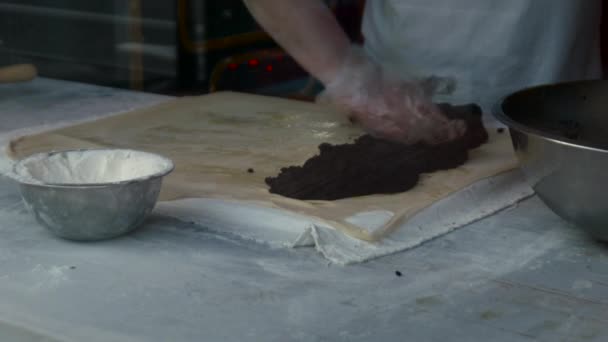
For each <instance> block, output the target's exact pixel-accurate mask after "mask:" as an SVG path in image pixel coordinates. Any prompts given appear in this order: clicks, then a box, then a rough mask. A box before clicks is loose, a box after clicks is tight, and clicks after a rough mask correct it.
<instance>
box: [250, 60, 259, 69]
mask: <svg viewBox="0 0 608 342" xmlns="http://www.w3.org/2000/svg"><path fill="white" fill-rule="evenodd" d="M258 65H260V61H258V60H257V59H250V60H249V66H250V67H252V68H255V67H257V66H258Z"/></svg>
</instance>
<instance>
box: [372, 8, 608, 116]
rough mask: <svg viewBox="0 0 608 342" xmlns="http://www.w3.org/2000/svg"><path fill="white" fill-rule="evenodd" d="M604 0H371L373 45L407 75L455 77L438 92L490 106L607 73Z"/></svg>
mask: <svg viewBox="0 0 608 342" xmlns="http://www.w3.org/2000/svg"><path fill="white" fill-rule="evenodd" d="M600 16H601V0H583V1H582V0H512V1H504V0H382V1H377V0H374V1H367V4H366V10H365V16H364V19H363V34H364V36H365V48H366V51H367V52H368V53H369V54H370V55H371V56H372V58H374V59H375V60H376V61H377V62H378V63H380V64H381V65H383V66H384V67H386V68H388V69H389V70H390V72H391V73H393V74H394V73H397V74H401V75H402V76H403V77H412V76H414V77H428V76H431V75H434V76H437V77H450V78H454V79H455V81H456V88H455V90H454V92H453V93H452V94H450V95H442V96H439V97H438V99H437V100H439V101H447V102H451V103H453V104H462V103H470V102H474V103H478V104H480V105H481V106H482V107H483V108H484V110H485V111H486V112H487V111H489V110H490V109H491V106H493V105H495V104H496V102H497V101H499V99H500V98H501V97H503V96H505V95H507V94H508V93H510V92H512V91H514V90H518V89H520V88H523V87H527V86H533V85H538V84H544V83H554V82H561V81H570V80H582V79H594V78H599V77H601V61H600V46H599V36H600V30H599V27H600V26H599V25H600V19H601V18H600Z"/></svg>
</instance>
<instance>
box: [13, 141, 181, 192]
mask: <svg viewBox="0 0 608 342" xmlns="http://www.w3.org/2000/svg"><path fill="white" fill-rule="evenodd" d="M172 168H173V163H172V162H171V161H170V160H169V159H167V158H164V157H161V156H158V155H155V154H152V153H147V152H139V151H133V150H111V149H108V150H81V151H66V152H53V153H41V154H36V155H33V156H31V157H28V158H26V159H24V160H22V161H20V162H19V163H17V165H16V166H15V172H14V175H13V176H14V178H15V179H16V180H17V181H19V182H22V183H28V184H57V185H61V184H83V185H86V184H104V183H119V182H124V181H129V180H134V179H141V178H146V177H150V176H154V175H159V174H161V175H162V174H165V173H168V172H169V171H170V170H171V169H172Z"/></svg>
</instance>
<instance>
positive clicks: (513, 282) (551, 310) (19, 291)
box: [0, 79, 608, 342]
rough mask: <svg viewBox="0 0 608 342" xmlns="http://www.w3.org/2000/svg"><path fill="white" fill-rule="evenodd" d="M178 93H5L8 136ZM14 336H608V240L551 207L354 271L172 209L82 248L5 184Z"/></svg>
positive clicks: (36, 85)
mask: <svg viewBox="0 0 608 342" xmlns="http://www.w3.org/2000/svg"><path fill="white" fill-rule="evenodd" d="M166 99H167V97H163V96H158V95H151V94H143V93H136V92H130V91H125V90H118V89H110V88H103V87H97V86H91V85H85V84H78V83H70V82H64V81H56V80H48V79H37V80H35V81H33V82H30V83H24V84H18V85H0V118H1V120H0V132H7V131H11V130H15V129H20V128H25V127H32V126H37V125H40V124H53V123H55V122H57V121H63V120H75V119H84V118H88V117H94V116H97V115H101V114H104V113H108V112H118V111H124V110H128V109H132V108H137V107H142V106H147V105H151V104H154V103H158V102H160V101H164V100H166ZM395 271H399V272H401V274H402V276H401V277H398V276H396V274H395ZM34 332H36V333H34ZM51 337H52V339H51ZM5 340H6V341H22V340H23V341H55V340H60V341H104V342H106V341H243V340H250V341H533V340H538V341H608V246H607V245H604V244H600V243H597V242H594V241H593V240H591V239H589V238H588V237H587V236H586V235H585V234H583V233H582V232H580V231H578V230H577V229H576V228H574V227H572V226H570V225H568V224H567V223H565V222H564V221H562V220H561V219H559V218H558V217H556V216H555V215H554V214H553V213H551V212H550V211H549V210H548V209H547V208H546V207H545V206H544V205H543V204H542V203H541V202H540V201H539V200H538V199H537V198H532V199H529V200H526V201H524V202H523V203H521V204H520V205H519V206H518V207H516V208H511V209H508V210H506V211H503V212H501V213H499V214H497V215H494V216H492V217H489V218H487V219H484V220H482V221H479V222H477V223H475V224H472V225H470V226H467V227H464V228H461V229H459V230H457V231H455V232H453V233H451V234H448V235H445V236H443V237H441V238H438V239H435V240H433V241H431V242H428V243H426V244H424V245H422V246H421V247H418V248H416V249H413V250H410V251H407V252H403V253H399V254H395V255H392V256H388V257H384V258H381V259H378V260H374V261H372V262H368V263H365V264H360V265H354V266H347V267H342V266H329V265H328V264H327V262H326V261H325V260H324V259H323V258H322V257H321V256H319V255H318V254H317V253H316V252H315V251H314V250H313V249H295V250H286V249H271V248H269V247H267V246H265V245H260V244H256V243H253V242H249V241H243V240H239V239H237V238H234V237H231V236H228V235H222V234H221V233H217V232H211V231H209V229H208V227H202V226H197V225H193V224H189V223H183V222H178V221H176V220H173V219H169V218H165V217H159V216H154V217H152V218H151V220H150V221H149V222H148V223H147V224H146V225H145V227H143V228H142V229H140V230H138V231H137V232H135V233H134V234H131V235H128V236H126V237H124V238H120V239H116V240H111V241H106V242H101V243H74V242H68V241H64V240H60V239H57V238H55V237H53V236H51V235H49V233H47V232H46V231H45V230H44V229H43V228H41V227H39V226H38V225H37V224H36V223H35V222H34V219H33V218H32V217H31V216H30V215H28V214H27V213H26V212H25V209H24V207H23V205H22V204H21V202H20V198H19V194H18V191H17V188H16V186H15V184H13V183H12V182H11V181H10V180H8V179H6V178H2V177H0V341H5Z"/></svg>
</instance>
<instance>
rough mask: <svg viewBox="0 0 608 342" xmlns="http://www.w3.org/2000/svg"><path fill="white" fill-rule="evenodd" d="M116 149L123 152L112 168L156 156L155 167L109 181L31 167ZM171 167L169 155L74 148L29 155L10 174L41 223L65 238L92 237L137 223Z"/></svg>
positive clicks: (120, 232) (108, 234)
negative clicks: (55, 176)
mask: <svg viewBox="0 0 608 342" xmlns="http://www.w3.org/2000/svg"><path fill="white" fill-rule="evenodd" d="M117 151H118V152H121V153H122V152H124V155H123V154H121V155H120V156H119V157H117V158H115V159H114V160H112V165H111V167H115V168H116V167H118V168H120V167H135V166H136V163H141V160H142V159H141V158H149V159H146V160H148V161H157V162H158V163H157V167H154V168H150V169H149V170H148V171H142V172H140V173H139V174H137V175H136V177H133V178H131V179H124V178H123V179H112V180H108V181H107V182H92V181H87V179H86V178H87V177H80V178H81V179H78V181H76V182H66V181H53V180H48V179H44V176H43V175H41V174H39V175H36V174H34V175H32V174H31V172H29V170H31V169H32V168H35V167H37V166H36V165H37V164H36V163H47V164H50V165H52V163H54V162H55V160H61V159H62V158H63V159H66V158H70V157H71V156H73V155H74V154H75V153H85V152H86V153H93V154H95V153H96V154H100V155H101V154H104V153H116V152H117ZM45 165H46V164H45ZM45 167H46V166H45ZM70 167H71V166H70ZM173 167H174V166H173V162H171V161H170V160H169V159H167V158H164V157H162V156H159V155H156V154H152V153H147V152H140V151H132V150H116V149H99V150H72V151H62V152H51V153H41V154H35V155H32V156H30V157H28V158H25V159H23V160H21V161H19V162H18V163H16V165H15V167H14V169H13V173H14V176H15V179H16V180H17V181H18V182H19V187H20V190H21V195H22V197H23V200H24V202H25V204H26V206H27V207H28V209H29V210H30V211H31V212H32V213H33V214H34V216H35V217H36V220H37V221H38V222H39V223H40V224H41V225H42V226H44V227H46V228H48V229H49V230H50V231H51V232H53V233H54V234H55V235H57V236H60V237H62V238H65V239H70V240H78V241H96V240H104V239H110V238H114V237H117V236H120V235H123V234H126V233H128V232H131V231H132V230H134V229H136V228H137V227H139V226H140V225H141V224H142V223H143V221H144V219H145V218H146V216H147V215H148V214H149V213H150V212H151V211H152V209H153V208H154V206H155V204H156V201H157V199H158V195H159V193H160V189H161V184H162V178H163V177H164V176H165V175H167V174H168V173H170V172H171V171H172V170H173ZM74 169H75V171H74V172H77V171H78V170H76V169H77V165H74ZM144 169H145V168H144ZM81 171H82V170H81ZM24 174H27V176H24ZM77 178H78V177H77Z"/></svg>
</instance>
